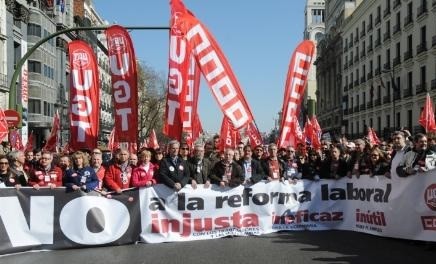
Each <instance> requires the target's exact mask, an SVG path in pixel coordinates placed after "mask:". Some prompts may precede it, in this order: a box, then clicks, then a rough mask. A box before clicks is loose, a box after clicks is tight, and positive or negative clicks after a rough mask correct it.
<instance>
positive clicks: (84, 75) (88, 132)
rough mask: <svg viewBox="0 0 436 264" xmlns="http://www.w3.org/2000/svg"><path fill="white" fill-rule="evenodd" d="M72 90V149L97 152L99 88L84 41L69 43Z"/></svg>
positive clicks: (90, 55) (91, 55)
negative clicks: (95, 149)
mask: <svg viewBox="0 0 436 264" xmlns="http://www.w3.org/2000/svg"><path fill="white" fill-rule="evenodd" d="M68 49H69V57H70V68H71V74H70V76H71V77H70V78H71V86H70V120H71V121H70V142H69V145H70V148H71V149H74V150H77V149H94V148H96V147H97V138H98V131H99V125H100V92H99V88H100V84H99V77H98V76H99V75H98V67H97V61H96V58H95V54H94V51H93V50H92V48H91V47H90V46H89V45H88V44H87V43H86V42H84V41H82V40H74V41H71V42H69V43H68ZM135 131H136V130H135Z"/></svg>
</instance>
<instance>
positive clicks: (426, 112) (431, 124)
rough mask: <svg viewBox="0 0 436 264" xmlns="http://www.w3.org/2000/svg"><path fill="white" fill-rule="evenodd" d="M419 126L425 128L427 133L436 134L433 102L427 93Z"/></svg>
mask: <svg viewBox="0 0 436 264" xmlns="http://www.w3.org/2000/svg"><path fill="white" fill-rule="evenodd" d="M419 124H420V125H421V126H423V127H424V129H425V131H426V133H428V132H436V123H435V119H434V110H433V102H432V100H431V98H430V95H429V94H428V93H427V97H426V99H425V105H424V109H422V112H421V115H420V117H419Z"/></svg>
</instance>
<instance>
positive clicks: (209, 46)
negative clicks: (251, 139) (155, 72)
mask: <svg viewBox="0 0 436 264" xmlns="http://www.w3.org/2000/svg"><path fill="white" fill-rule="evenodd" d="M170 5H171V10H172V14H173V18H172V19H173V22H172V24H171V25H172V26H171V28H172V31H173V30H176V31H177V34H179V35H180V36H182V37H183V38H184V39H185V40H186V45H187V47H188V49H189V50H190V51H191V52H192V54H193V55H194V57H195V60H196V62H197V64H198V67H199V68H200V70H201V72H202V73H203V76H204V77H205V79H206V81H207V83H208V85H209V87H210V89H211V91H212V93H213V95H214V97H215V99H216V101H217V102H218V104H219V106H220V108H221V111H222V112H223V113H224V115H225V116H227V117H228V118H229V119H230V120H231V122H232V123H233V126H234V127H235V128H236V129H240V128H243V127H244V126H246V125H247V124H248V123H249V122H251V121H252V120H253V115H252V113H251V110H250V108H249V106H248V104H247V102H246V100H245V97H244V94H243V93H242V90H241V87H240V86H239V83H238V81H237V80H236V76H235V75H234V73H233V71H232V69H231V68H230V64H229V63H228V61H227V59H226V58H225V56H224V54H223V53H222V51H221V49H220V47H219V46H218V43H217V42H216V41H215V39H214V37H213V36H212V34H211V33H210V32H209V31H208V30H207V28H206V27H205V26H204V25H203V24H202V23H201V22H200V21H199V20H198V19H197V18H196V17H195V16H194V15H193V14H192V12H190V11H188V10H187V9H186V8H185V6H184V4H183V3H182V1H181V0H171V1H170ZM181 48H182V47H181ZM180 76H183V74H180ZM180 76H179V78H181V77H180Z"/></svg>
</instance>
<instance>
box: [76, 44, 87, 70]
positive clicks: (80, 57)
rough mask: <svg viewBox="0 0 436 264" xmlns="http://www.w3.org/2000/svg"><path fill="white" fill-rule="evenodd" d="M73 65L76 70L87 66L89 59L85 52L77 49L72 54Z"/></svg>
mask: <svg viewBox="0 0 436 264" xmlns="http://www.w3.org/2000/svg"><path fill="white" fill-rule="evenodd" d="M73 63H74V65H75V66H76V67H77V68H86V67H87V66H88V65H89V57H88V53H86V51H84V50H81V49H78V50H76V51H75V52H74V53H73Z"/></svg>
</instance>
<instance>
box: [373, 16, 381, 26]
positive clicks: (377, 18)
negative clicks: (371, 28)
mask: <svg viewBox="0 0 436 264" xmlns="http://www.w3.org/2000/svg"><path fill="white" fill-rule="evenodd" d="M380 22H381V18H380V16H377V17H376V18H375V20H374V24H375V25H378V24H379V23H380Z"/></svg>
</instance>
